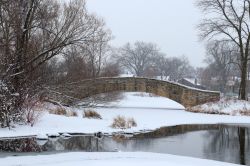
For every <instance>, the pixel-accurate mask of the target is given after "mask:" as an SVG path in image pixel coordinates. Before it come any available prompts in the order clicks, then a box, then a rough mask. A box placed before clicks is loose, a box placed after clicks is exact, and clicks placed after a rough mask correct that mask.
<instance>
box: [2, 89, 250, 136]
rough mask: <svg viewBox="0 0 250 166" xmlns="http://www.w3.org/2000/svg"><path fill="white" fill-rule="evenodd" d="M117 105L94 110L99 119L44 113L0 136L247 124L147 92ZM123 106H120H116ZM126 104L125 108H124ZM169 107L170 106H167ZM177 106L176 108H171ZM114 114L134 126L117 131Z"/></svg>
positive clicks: (127, 95)
mask: <svg viewBox="0 0 250 166" xmlns="http://www.w3.org/2000/svg"><path fill="white" fill-rule="evenodd" d="M112 105H116V106H117V108H97V109H95V110H96V111H97V112H98V113H99V114H100V115H101V116H102V118H103V119H102V120H97V119H87V118H82V116H81V115H82V111H83V109H79V110H77V109H76V111H78V113H79V117H66V116H62V115H53V114H49V113H47V112H46V113H44V114H43V116H42V117H41V119H40V120H39V121H38V122H37V123H36V124H35V125H34V126H33V127H30V126H24V125H23V126H16V127H15V128H13V129H10V130H9V129H7V128H6V129H0V137H14V136H28V135H42V136H44V135H46V134H56V133H59V132H60V133H95V132H99V131H100V132H106V133H112V132H118V131H126V132H138V131H141V130H154V129H157V128H160V127H163V126H173V125H180V124H216V123H233V124H247V123H248V124H249V123H250V117H247V116H228V115H212V114H201V113H192V112H186V111H185V110H181V109H184V107H183V106H182V105H180V104H178V103H176V102H174V101H172V100H169V99H167V98H163V97H150V95H148V94H144V95H141V94H140V93H139V95H138V93H125V98H124V99H122V100H121V101H119V102H117V103H112ZM119 107H122V108H119ZM126 107H128V108H126ZM169 108H172V109H169ZM174 109H179V110H174ZM117 115H121V116H125V117H133V118H134V119H135V121H136V122H137V127H134V128H131V129H126V130H119V129H113V128H111V127H110V125H111V124H112V121H113V118H114V117H116V116H117Z"/></svg>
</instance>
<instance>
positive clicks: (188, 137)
mask: <svg viewBox="0 0 250 166" xmlns="http://www.w3.org/2000/svg"><path fill="white" fill-rule="evenodd" d="M0 150H2V152H0V157H4V156H10V155H27V153H26V154H25V153H20V152H33V153H28V154H29V155H30V154H32V155H35V154H37V153H34V152H41V154H47V153H51V152H52V153H56V152H65V151H88V152H96V151H125V152H136V151H142V152H156V153H167V154H175V155H183V156H190V157H197V158H204V159H212V160H218V161H224V162H230V163H237V164H243V165H249V166H250V127H248V126H233V125H180V126H174V127H165V128H160V129H159V130H156V131H153V132H149V133H142V134H137V135H126V134H115V135H113V136H102V137H101V138H99V137H96V136H72V137H59V138H50V139H49V140H37V139H36V138H23V139H11V140H10V139H8V140H6V139H5V140H0ZM6 152H8V153H6ZM16 152H19V153H16ZM39 154H40V153H39Z"/></svg>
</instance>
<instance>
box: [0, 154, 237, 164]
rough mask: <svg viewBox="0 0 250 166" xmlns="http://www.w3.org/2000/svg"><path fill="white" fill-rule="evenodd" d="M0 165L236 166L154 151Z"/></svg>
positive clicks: (42, 158) (9, 160)
mask: <svg viewBox="0 0 250 166" xmlns="http://www.w3.org/2000/svg"><path fill="white" fill-rule="evenodd" d="M0 163H1V166H16V165H18V166H29V165H30V166H33V165H35V166H45V165H46V166H72V165H88V166H99V165H102V166H118V165H119V166H138V165H143V166H152V165H157V166H166V165H169V166H201V165H202V166H213V165H216V166H237V165H236V164H230V163H223V162H218V161H211V160H204V159H195V158H189V157H180V156H174V155H167V154H155V153H84V152H83V153H63V154H54V155H38V156H21V157H7V158H0Z"/></svg>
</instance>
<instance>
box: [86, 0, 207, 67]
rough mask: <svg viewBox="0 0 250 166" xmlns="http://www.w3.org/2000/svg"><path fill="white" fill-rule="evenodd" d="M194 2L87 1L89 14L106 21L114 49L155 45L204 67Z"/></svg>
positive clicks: (161, 0) (152, 0) (179, 0)
mask: <svg viewBox="0 0 250 166" xmlns="http://www.w3.org/2000/svg"><path fill="white" fill-rule="evenodd" d="M194 2H195V0H87V6H88V9H89V11H90V12H94V13H96V14H97V15H98V16H101V17H102V18H104V20H105V21H106V24H107V27H108V28H110V29H111V30H112V33H113V35H114V37H115V38H114V40H113V41H112V44H113V45H114V46H116V47H119V46H122V45H124V44H126V43H127V42H135V41H137V40H139V41H145V42H153V43H156V44H157V45H158V46H159V47H160V49H161V50H162V52H164V53H166V54H167V56H168V57H170V56H182V55H186V56H187V57H188V58H189V60H190V63H191V64H192V65H194V66H196V67H198V66H204V63H203V59H204V55H205V49H204V44H201V43H199V41H198V35H197V34H198V31H197V29H196V25H197V24H198V23H199V21H200V19H201V17H202V14H201V13H200V11H199V10H198V9H197V8H196V7H195V5H194Z"/></svg>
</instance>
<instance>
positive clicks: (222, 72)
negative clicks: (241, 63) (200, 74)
mask: <svg viewBox="0 0 250 166" xmlns="http://www.w3.org/2000/svg"><path fill="white" fill-rule="evenodd" d="M205 62H206V63H207V64H208V65H209V67H211V70H212V71H213V72H212V73H213V77H217V78H218V84H219V89H217V90H220V91H221V92H225V87H226V83H227V81H228V80H229V76H232V70H233V69H234V66H235V64H236V63H237V52H236V50H235V47H234V45H231V43H229V42H225V41H212V42H210V43H208V44H207V56H206V59H205Z"/></svg>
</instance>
